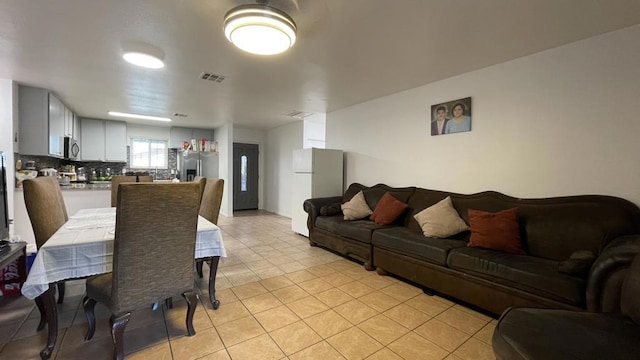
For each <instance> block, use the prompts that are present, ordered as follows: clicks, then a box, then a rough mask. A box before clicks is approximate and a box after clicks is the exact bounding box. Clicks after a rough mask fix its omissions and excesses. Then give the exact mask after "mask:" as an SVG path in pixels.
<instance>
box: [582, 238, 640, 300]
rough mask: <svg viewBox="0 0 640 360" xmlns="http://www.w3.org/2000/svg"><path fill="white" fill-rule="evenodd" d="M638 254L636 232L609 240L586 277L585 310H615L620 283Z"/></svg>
mask: <svg viewBox="0 0 640 360" xmlns="http://www.w3.org/2000/svg"><path fill="white" fill-rule="evenodd" d="M639 253H640V235H626V236H621V237H619V238H617V239H615V240H613V241H612V242H610V243H609V244H608V245H607V246H606V247H605V248H604V249H603V250H602V252H601V253H600V256H598V258H597V259H596V261H595V262H594V263H593V265H592V266H591V270H590V271H589V278H588V280H587V304H586V305H587V310H588V311H591V312H619V311H620V292H621V289H622V282H623V281H624V278H625V277H626V275H627V272H628V269H629V266H630V265H631V261H632V260H633V258H634V257H635V256H636V255H637V254H639Z"/></svg>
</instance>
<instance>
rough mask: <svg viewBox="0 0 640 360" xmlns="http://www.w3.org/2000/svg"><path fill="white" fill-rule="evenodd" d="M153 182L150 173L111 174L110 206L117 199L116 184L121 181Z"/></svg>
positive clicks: (112, 205) (114, 204)
mask: <svg viewBox="0 0 640 360" xmlns="http://www.w3.org/2000/svg"><path fill="white" fill-rule="evenodd" d="M135 182H153V176H151V175H113V176H112V177H111V207H114V206H116V202H117V201H118V185H120V184H122V183H135Z"/></svg>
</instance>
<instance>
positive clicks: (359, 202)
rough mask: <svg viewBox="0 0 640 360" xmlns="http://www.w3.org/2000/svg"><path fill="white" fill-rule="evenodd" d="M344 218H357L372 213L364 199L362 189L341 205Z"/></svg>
mask: <svg viewBox="0 0 640 360" xmlns="http://www.w3.org/2000/svg"><path fill="white" fill-rule="evenodd" d="M341 207H342V213H343V214H344V219H345V220H358V219H362V218H365V217H367V216H369V215H371V214H372V213H373V211H371V209H370V208H369V205H367V201H366V200H365V199H364V194H363V193H362V191H360V192H358V193H357V194H355V195H354V196H353V197H352V198H351V200H349V201H347V202H346V203H344V204H342V205H341Z"/></svg>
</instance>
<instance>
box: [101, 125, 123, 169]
mask: <svg viewBox="0 0 640 360" xmlns="http://www.w3.org/2000/svg"><path fill="white" fill-rule="evenodd" d="M104 126H105V151H104V152H105V161H121V162H126V161H127V123H125V122H123V121H105V122H104Z"/></svg>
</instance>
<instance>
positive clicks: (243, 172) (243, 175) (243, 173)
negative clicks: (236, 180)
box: [240, 155, 247, 191]
mask: <svg viewBox="0 0 640 360" xmlns="http://www.w3.org/2000/svg"><path fill="white" fill-rule="evenodd" d="M240 191H247V155H242V156H241V157H240Z"/></svg>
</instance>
